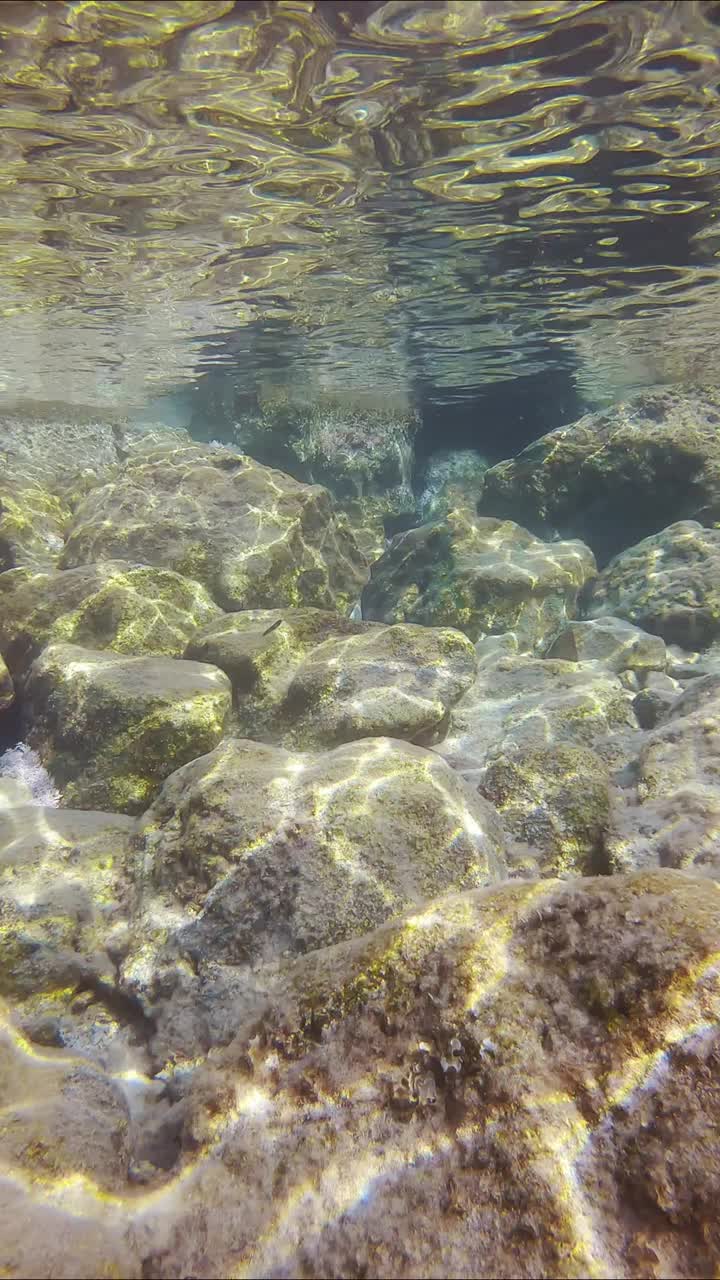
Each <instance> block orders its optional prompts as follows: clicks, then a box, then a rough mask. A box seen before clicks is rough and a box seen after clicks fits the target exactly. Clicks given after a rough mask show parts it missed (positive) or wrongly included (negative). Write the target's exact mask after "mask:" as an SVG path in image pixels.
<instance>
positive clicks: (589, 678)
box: [435, 637, 638, 785]
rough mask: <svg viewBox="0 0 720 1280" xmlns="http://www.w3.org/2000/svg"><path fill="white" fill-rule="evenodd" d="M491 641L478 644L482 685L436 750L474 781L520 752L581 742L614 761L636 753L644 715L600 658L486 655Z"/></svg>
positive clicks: (462, 704) (459, 708)
mask: <svg viewBox="0 0 720 1280" xmlns="http://www.w3.org/2000/svg"><path fill="white" fill-rule="evenodd" d="M499 639H500V637H498V640H499ZM488 643H489V642H487V641H486V642H483V644H482V645H479V646H478V648H479V649H480V650H481V651H483V652H481V656H480V661H479V668H478V675H477V678H476V680H475V683H474V684H473V685H472V687H471V688H470V689H468V691H467V693H465V694H464V695H463V696H462V698H461V699H460V701H459V702H458V703H457V704H456V705H455V707H454V708H453V710H452V713H451V718H450V726H449V729H448V734H447V737H446V738H445V740H444V741H443V742H441V743H440V744H439V745H438V746H437V747H436V748H435V750H436V751H437V752H438V753H439V754H440V755H442V756H443V758H444V759H446V760H447V761H448V762H449V764H451V765H452V766H453V768H455V769H458V770H459V771H460V773H461V774H462V775H463V777H465V778H467V779H468V781H471V782H473V783H474V784H475V785H478V784H479V782H480V781H481V778H482V774H483V771H484V769H485V767H486V766H487V765H488V764H490V763H491V762H492V761H493V760H502V759H503V757H506V756H511V755H512V754H513V753H514V752H515V751H518V750H522V751H524V750H531V751H536V750H542V749H544V748H546V747H554V746H556V745H558V744H561V743H564V744H567V745H573V744H574V745H577V746H580V747H588V748H591V749H593V750H595V751H598V752H599V753H600V754H601V756H602V758H603V759H604V760H605V761H606V762H607V763H611V764H613V765H616V764H617V763H618V762H619V761H624V760H625V759H626V758H628V757H629V756H630V755H632V754H633V750H634V745H635V741H636V738H637V734H638V725H637V720H636V718H635V715H634V713H633V710H632V705H631V694H630V693H629V692H628V691H627V690H626V689H624V688H623V686H622V684H621V683H620V680H619V679H618V677H617V676H614V675H612V674H611V673H610V672H607V671H603V670H602V668H600V667H598V666H596V665H595V664H594V663H590V664H588V665H587V666H583V665H582V664H580V663H573V662H562V661H560V660H559V659H555V658H552V659H550V658H546V659H541V658H530V657H527V656H524V655H518V654H513V653H503V652H502V649H501V648H500V647H498V651H497V652H495V651H494V648H490V649H489V650H488V652H484V650H485V648H486V646H487V645H488Z"/></svg>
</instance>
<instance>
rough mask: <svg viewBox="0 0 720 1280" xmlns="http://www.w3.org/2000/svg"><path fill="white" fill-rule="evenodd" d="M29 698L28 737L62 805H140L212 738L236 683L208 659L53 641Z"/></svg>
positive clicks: (38, 664)
mask: <svg viewBox="0 0 720 1280" xmlns="http://www.w3.org/2000/svg"><path fill="white" fill-rule="evenodd" d="M26 699H27V708H28V716H29V720H30V724H31V731H30V741H31V745H32V746H34V747H36V748H37V750H38V751H39V752H40V755H41V757H42V759H43V763H44V764H45V765H46V767H47V768H48V769H49V771H50V773H51V775H52V777H53V778H54V780H55V782H56V784H57V785H58V787H59V788H60V789H61V791H62V793H63V796H64V802H65V804H66V805H68V806H71V807H78V808H83V807H86V808H95V809H107V810H111V811H118V812H121V813H139V812H141V811H142V810H143V809H144V808H145V807H146V805H147V804H148V803H149V802H150V801H151V799H152V798H153V796H154V795H155V793H156V792H157V790H158V789H159V787H160V784H161V782H162V781H163V779H164V778H166V777H167V776H168V774H170V773H172V772H173V770H174V769H176V768H178V767H179V766H180V765H181V764H185V763H186V762H187V761H188V760H192V759H194V758H195V757H196V756H200V755H203V754H204V753H205V752H207V751H210V750H212V748H213V747H214V746H216V745H217V743H218V742H219V740H220V738H221V736H222V733H223V728H224V725H225V722H226V720H227V717H228V714H229V712H230V706H231V700H232V691H231V687H230V681H229V680H228V678H227V676H226V675H225V674H224V672H222V671H219V670H218V669H217V667H211V666H209V665H208V664H206V663H201V662H186V661H181V660H178V659H173V658H157V657H152V658H150V657H148V658H125V657H121V656H120V655H118V654H115V653H111V652H98V651H97V650H92V649H84V648H82V647H80V646H79V645H71V644H54V645H50V646H49V647H48V648H47V649H45V650H44V651H43V653H42V654H41V655H40V657H39V658H37V659H36V661H35V662H34V663H33V666H32V668H31V670H30V674H29V677H28V681H27V686H26Z"/></svg>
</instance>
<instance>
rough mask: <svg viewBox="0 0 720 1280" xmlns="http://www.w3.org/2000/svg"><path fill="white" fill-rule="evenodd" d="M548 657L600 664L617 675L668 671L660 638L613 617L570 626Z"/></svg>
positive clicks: (573, 623)
mask: <svg viewBox="0 0 720 1280" xmlns="http://www.w3.org/2000/svg"><path fill="white" fill-rule="evenodd" d="M545 657H546V658H562V659H565V660H566V661H568V662H599V663H600V665H601V666H603V667H605V668H606V669H607V670H608V671H615V672H620V671H641V672H645V671H665V670H666V667H667V661H668V660H667V653H666V650H665V644H664V642H663V640H662V639H661V638H660V636H654V635H648V633H647V631H642V630H641V629H640V628H639V627H635V626H633V625H632V623H630V622H628V621H627V620H626V619H625V618H614V617H612V615H610V616H608V617H599V618H598V619H597V620H591V621H589V622H569V623H568V625H567V626H566V627H565V628H564V629H563V630H562V631H561V632H560V635H559V636H557V637H556V638H555V640H554V641H553V643H552V644H551V645H550V648H549V649H548V651H547V653H546V654H545Z"/></svg>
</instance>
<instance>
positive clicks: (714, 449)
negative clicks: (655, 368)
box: [480, 388, 720, 564]
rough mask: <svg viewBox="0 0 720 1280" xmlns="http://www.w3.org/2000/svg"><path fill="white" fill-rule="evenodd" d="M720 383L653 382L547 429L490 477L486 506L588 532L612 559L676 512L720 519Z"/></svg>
mask: <svg viewBox="0 0 720 1280" xmlns="http://www.w3.org/2000/svg"><path fill="white" fill-rule="evenodd" d="M719 425H720V392H719V391H718V390H717V388H702V389H700V390H698V391H687V392H684V391H675V390H664V391H650V392H645V393H643V394H642V395H640V396H637V397H636V398H635V399H633V400H631V401H629V402H628V403H626V404H620V405H616V406H615V407H614V408H612V409H607V410H602V411H601V412H598V413H588V414H586V415H585V416H584V417H583V418H580V419H579V421H578V422H574V423H571V424H570V426H567V427H560V428H558V429H557V430H556V431H551V432H549V434H548V435H545V436H542V438H541V439H540V440H536V441H534V442H533V444H530V445H528V447H527V448H526V449H524V450H523V451H522V453H520V454H518V456H517V457H516V458H511V459H509V460H508V461H506V462H501V463H499V464H498V465H497V466H495V467H491V469H490V470H489V471H487V472H486V474H485V477H484V492H483V497H482V502H481V506H480V510H481V511H482V514H483V515H491V516H501V517H511V518H512V519H513V520H519V521H520V523H521V524H524V525H526V526H527V527H528V528H529V529H532V530H533V532H534V533H537V534H538V535H540V536H541V537H549V536H550V535H552V534H553V533H558V534H559V535H560V536H561V537H567V536H574V537H579V538H582V539H583V541H584V542H587V543H588V545H589V546H591V547H592V549H593V551H594V552H595V554H596V556H597V558H598V561H599V562H600V563H601V564H605V563H606V562H607V561H608V560H609V559H610V557H611V556H614V555H617V553H618V552H620V551H622V550H624V548H625V547H627V546H629V545H630V544H631V543H633V542H637V541H639V540H640V539H641V538H645V537H646V536H648V535H649V534H653V533H656V532H657V531H658V530H660V529H663V528H664V527H665V526H666V525H668V524H671V523H672V522H673V521H676V520H688V519H695V520H699V521H701V523H703V524H712V523H713V521H716V520H720V431H719V430H718V426H719Z"/></svg>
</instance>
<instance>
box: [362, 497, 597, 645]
mask: <svg viewBox="0 0 720 1280" xmlns="http://www.w3.org/2000/svg"><path fill="white" fill-rule="evenodd" d="M594 574H595V561H594V559H593V556H592V553H591V552H590V551H589V550H588V548H587V547H585V546H583V544H582V543H580V542H555V543H553V544H547V543H544V542H540V541H539V540H538V539H537V538H534V537H533V536H532V534H530V533H528V532H527V530H526V529H521V528H520V526H519V525H517V524H514V523H513V522H512V521H511V520H506V521H501V520H486V519H480V518H477V519H471V518H470V517H469V516H468V515H467V513H463V512H455V513H453V514H452V515H450V516H448V518H447V519H446V520H445V521H442V522H437V523H435V524H428V525H422V526H421V527H420V528H417V529H410V530H409V531H408V532H407V533H403V534H400V535H399V536H398V537H396V538H395V539H394V540H393V542H392V543H391V545H390V546H389V548H388V550H387V551H386V552H385V554H384V555H383V556H382V557H381V559H380V560H379V561H378V562H377V563H376V564H374V565H373V566H372V571H371V579H370V582H369V583H368V585H367V586H366V588H365V590H364V592H363V598H362V599H363V617H365V618H369V619H375V620H377V621H380V622H419V623H425V624H430V625H434V626H449V627H457V628H458V630H460V631H464V632H465V634H466V635H468V636H469V637H470V638H471V639H472V640H477V639H478V638H481V637H483V636H486V635H490V634H497V633H503V632H507V631H513V632H515V633H516V635H517V637H518V642H519V645H520V647H521V648H523V649H524V650H528V651H537V650H539V649H541V648H542V647H543V646H544V645H547V643H548V640H549V639H550V637H551V636H553V635H555V634H556V632H557V631H559V630H560V629H561V627H562V626H563V625H564V624H565V623H566V622H567V620H568V619H569V618H571V617H572V616H573V614H574V612H575V609H576V605H577V598H578V594H579V592H580V590H581V588H582V587H583V586H584V585H585V584H586V583H587V582H588V581H589V580H590V579H591V578H592V577H593V576H594Z"/></svg>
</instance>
